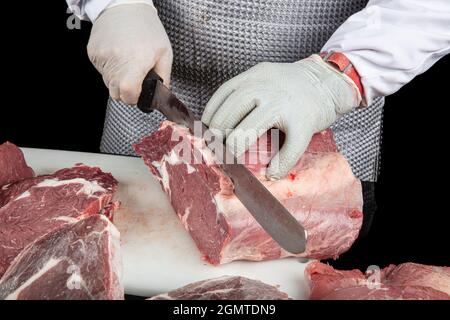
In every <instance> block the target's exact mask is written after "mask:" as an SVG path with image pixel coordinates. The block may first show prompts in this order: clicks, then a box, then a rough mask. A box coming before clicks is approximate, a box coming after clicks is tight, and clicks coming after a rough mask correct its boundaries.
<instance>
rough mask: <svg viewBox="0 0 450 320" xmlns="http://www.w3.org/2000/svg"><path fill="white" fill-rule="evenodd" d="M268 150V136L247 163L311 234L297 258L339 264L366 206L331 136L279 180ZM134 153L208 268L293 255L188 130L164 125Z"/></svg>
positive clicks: (316, 141)
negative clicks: (270, 168) (270, 176)
mask: <svg viewBox="0 0 450 320" xmlns="http://www.w3.org/2000/svg"><path fill="white" fill-rule="evenodd" d="M268 145H269V146H270V145H271V140H270V134H268V135H266V136H263V137H262V138H260V140H259V141H258V143H257V144H256V145H255V146H253V147H252V148H251V149H250V150H249V152H248V153H247V154H246V155H245V156H244V157H243V158H242V160H243V161H245V163H246V164H247V167H248V168H249V169H250V170H251V171H252V172H253V173H254V174H255V175H256V176H257V177H258V178H259V179H260V180H261V181H262V182H263V183H264V185H265V186H266V187H267V188H268V189H269V190H270V191H271V192H272V193H273V194H274V196H275V197H277V198H278V199H279V200H280V201H282V203H283V204H284V205H285V206H286V208H287V209H288V210H289V211H290V212H291V213H292V214H293V215H294V216H295V217H296V219H297V220H298V221H300V223H301V224H302V225H303V226H304V227H305V228H306V230H307V232H308V243H307V250H306V252H304V253H303V254H301V255H299V256H302V257H309V258H317V259H325V258H330V257H334V258H336V257H337V256H339V255H340V254H341V253H343V252H345V251H346V250H347V249H348V248H349V247H350V246H351V245H352V244H353V242H354V241H355V239H356V238H357V236H358V233H359V230H360V228H361V223H362V204H363V200H362V190H361V183H360V181H359V180H358V179H356V178H355V177H354V175H353V173H352V171H351V169H350V166H349V164H348V162H347V160H346V159H345V158H344V157H343V156H342V155H341V154H340V153H339V152H338V151H337V149H336V145H335V143H334V140H333V136H332V133H331V131H329V130H328V131H324V132H322V133H319V134H316V135H315V136H314V137H313V139H312V141H311V144H310V145H309V147H308V150H307V151H306V152H305V154H304V155H303V157H302V158H301V159H300V161H299V162H298V164H297V166H296V167H295V168H294V169H293V170H292V171H291V172H290V174H289V175H288V176H287V177H286V178H284V179H281V180H279V181H268V180H267V179H266V178H265V170H266V167H267V163H268V162H269V161H270V159H271V157H272V155H273V152H272V150H271V148H267V146H268ZM135 150H136V152H137V154H139V155H140V156H141V157H142V158H143V159H144V161H145V163H146V164H147V166H149V168H150V170H151V171H152V172H153V174H155V175H156V176H157V177H158V178H159V180H160V182H161V185H162V187H163V189H164V190H165V192H166V193H167V194H168V196H169V197H170V201H171V204H172V206H173V208H174V210H175V212H176V213H177V215H178V217H179V218H180V220H181V221H182V223H183V225H184V226H185V228H186V229H187V230H188V231H189V233H190V235H191V236H192V238H193V239H194V241H195V243H196V245H197V247H198V248H199V250H200V251H201V253H202V254H203V256H204V258H205V259H206V260H207V261H209V262H210V263H212V264H214V265H217V264H221V263H227V262H231V261H233V260H269V259H278V258H283V257H287V256H291V254H290V253H288V252H286V251H285V250H283V249H281V248H280V246H279V245H278V244H277V243H276V242H275V241H274V240H273V239H272V238H271V237H270V236H269V235H268V234H267V233H266V232H265V231H264V230H263V229H262V228H261V226H260V225H259V224H258V223H257V222H256V220H255V219H254V218H253V217H252V216H251V214H250V213H249V212H248V211H247V209H246V208H245V207H244V206H243V205H242V203H241V202H240V201H239V199H238V198H237V197H236V196H235V195H234V193H233V183H232V181H231V180H230V179H229V177H228V176H227V175H226V174H225V173H224V172H223V171H222V170H221V169H220V167H219V166H218V165H217V164H216V163H215V159H214V157H213V154H212V153H211V151H210V150H209V149H208V148H206V147H205V144H204V141H203V140H201V139H200V138H197V137H194V136H192V135H191V134H190V133H189V131H188V130H187V129H186V128H185V127H182V126H179V125H175V124H173V123H171V122H168V121H166V122H164V123H163V124H162V125H161V128H160V129H159V130H158V131H156V132H155V133H153V134H152V135H150V136H148V137H146V138H144V139H143V140H142V141H141V142H140V143H138V144H137V145H135ZM250 160H253V162H249V161H250Z"/></svg>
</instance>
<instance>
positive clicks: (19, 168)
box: [0, 142, 34, 187]
mask: <svg viewBox="0 0 450 320" xmlns="http://www.w3.org/2000/svg"><path fill="white" fill-rule="evenodd" d="M33 176H34V172H33V169H31V168H30V167H28V166H27V164H26V162H25V158H24V156H23V153H22V151H21V150H20V149H19V148H18V147H17V146H15V145H14V144H12V143H9V142H5V143H4V144H1V145H0V187H1V186H3V185H5V184H9V183H11V182H15V181H19V180H23V179H27V178H32V177H33Z"/></svg>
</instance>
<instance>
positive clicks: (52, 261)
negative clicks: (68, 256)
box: [5, 258, 61, 300]
mask: <svg viewBox="0 0 450 320" xmlns="http://www.w3.org/2000/svg"><path fill="white" fill-rule="evenodd" d="M60 261H61V260H60V259H54V258H51V259H49V260H48V261H47V262H46V263H45V265H44V266H43V267H42V268H41V269H40V270H39V271H38V272H36V273H35V274H34V275H33V276H31V277H30V278H29V279H28V280H27V281H25V282H24V283H23V284H22V285H21V286H20V287H19V288H17V289H16V290H15V291H14V292H13V293H11V294H10V295H8V296H7V297H6V298H5V300H16V299H17V298H18V296H19V294H20V293H21V292H22V290H23V289H25V288H26V287H28V286H29V285H31V284H32V283H33V282H34V281H35V280H37V279H39V278H40V277H41V276H42V275H44V274H45V273H46V272H47V271H49V270H50V269H51V268H53V267H54V266H56V265H57V264H58V263H59V262H60Z"/></svg>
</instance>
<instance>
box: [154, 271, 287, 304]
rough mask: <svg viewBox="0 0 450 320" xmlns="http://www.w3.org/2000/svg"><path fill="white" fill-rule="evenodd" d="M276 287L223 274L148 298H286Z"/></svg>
mask: <svg viewBox="0 0 450 320" xmlns="http://www.w3.org/2000/svg"><path fill="white" fill-rule="evenodd" d="M287 299H290V298H289V296H288V295H287V294H286V293H284V292H281V291H280V290H278V288H276V287H274V286H271V285H268V284H265V283H263V282H261V281H258V280H252V279H248V278H244V277H236V276H224V277H220V278H215V279H208V280H203V281H198V282H194V283H191V284H188V285H187V286H184V287H182V288H179V289H177V290H173V291H171V292H169V293H165V294H161V295H158V296H155V297H152V298H151V299H149V300H287Z"/></svg>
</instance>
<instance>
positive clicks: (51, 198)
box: [0, 165, 117, 277]
mask: <svg viewBox="0 0 450 320" xmlns="http://www.w3.org/2000/svg"><path fill="white" fill-rule="evenodd" d="M116 189H117V181H116V180H115V179H114V178H113V176H112V175H111V174H109V173H104V172H102V171H101V170H100V169H99V168H93V167H88V166H84V165H79V166H75V167H73V168H68V169H63V170H60V171H57V172H55V173H54V174H49V175H43V176H39V177H35V178H29V179H25V180H21V181H17V182H14V183H11V184H8V185H5V186H3V187H2V188H0V277H1V276H2V275H3V273H4V272H5V271H6V269H7V268H8V267H9V265H10V264H11V262H12V261H13V259H14V258H15V257H16V256H17V255H18V254H19V253H20V252H21V251H22V250H23V249H24V248H25V247H26V246H27V245H28V244H30V243H32V242H34V241H35V240H36V239H38V238H39V237H41V236H44V235H45V234H47V233H50V232H52V231H54V230H57V229H59V228H61V227H62V226H64V225H66V224H69V223H73V222H76V221H78V220H80V219H82V218H85V217H87V216H90V215H93V214H99V213H102V214H104V215H106V216H108V217H110V218H111V217H112V212H113V211H114V209H115V208H116V204H115V203H114V202H112V197H113V195H114V193H115V191H116Z"/></svg>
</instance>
